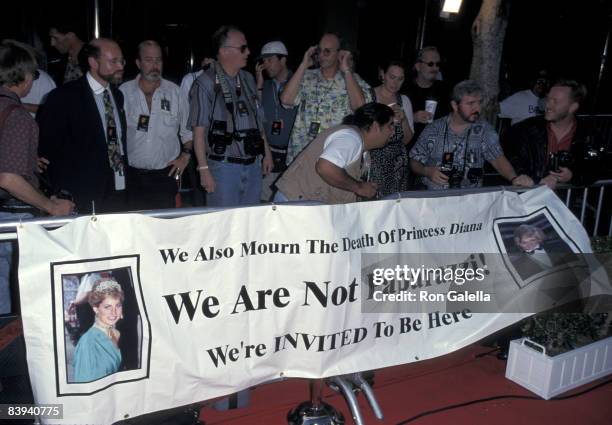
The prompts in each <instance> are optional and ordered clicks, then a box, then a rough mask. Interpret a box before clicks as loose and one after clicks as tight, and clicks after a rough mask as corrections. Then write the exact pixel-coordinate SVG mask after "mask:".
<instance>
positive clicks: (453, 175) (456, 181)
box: [440, 165, 463, 189]
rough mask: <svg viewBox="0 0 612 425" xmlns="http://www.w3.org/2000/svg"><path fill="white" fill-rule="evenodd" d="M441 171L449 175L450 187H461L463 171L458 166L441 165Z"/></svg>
mask: <svg viewBox="0 0 612 425" xmlns="http://www.w3.org/2000/svg"><path fill="white" fill-rule="evenodd" d="M440 171H441V172H442V173H443V174H444V175H446V177H448V187H449V188H450V189H457V188H460V187H461V181H462V180H463V173H461V171H460V170H459V169H457V167H452V166H445V165H442V167H440Z"/></svg>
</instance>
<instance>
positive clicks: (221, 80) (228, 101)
mask: <svg viewBox="0 0 612 425" xmlns="http://www.w3.org/2000/svg"><path fill="white" fill-rule="evenodd" d="M212 64H213V66H214V69H215V86H220V87H221V93H223V100H224V101H225V107H226V108H227V111H228V112H229V113H230V115H231V117H232V130H233V131H235V130H236V119H235V117H234V98H233V97H232V93H231V91H230V88H229V84H228V82H227V79H226V78H225V72H224V71H223V69H222V68H221V65H219V62H217V61H214V62H213V63H212ZM238 78H239V80H238V81H240V76H238ZM239 84H240V83H238V85H237V87H236V94H237V95H238V96H239V94H238V89H239ZM215 103H216V102H215Z"/></svg>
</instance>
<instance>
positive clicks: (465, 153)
mask: <svg viewBox="0 0 612 425" xmlns="http://www.w3.org/2000/svg"><path fill="white" fill-rule="evenodd" d="M449 120H450V118H449V119H448V120H446V127H444V143H443V145H442V150H443V152H442V153H445V152H448V151H447V150H446V142H447V140H448V127H449V123H448V121H449ZM471 133H472V126H471V125H470V128H469V129H468V131H467V134H466V135H465V137H462V138H461V141H463V140H465V149H464V150H463V164H462V165H463V167H464V168H465V159H466V157H467V151H468V144H469V142H470V134H471ZM457 149H459V143H455V149H454V150H453V152H452V154H453V163H454V157H455V152H457Z"/></svg>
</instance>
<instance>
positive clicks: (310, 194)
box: [276, 125, 363, 204]
mask: <svg viewBox="0 0 612 425" xmlns="http://www.w3.org/2000/svg"><path fill="white" fill-rule="evenodd" d="M346 128H354V127H351V126H348V125H338V126H334V127H331V128H329V129H327V130H325V131H324V132H323V133H321V134H319V135H318V136H317V137H316V138H315V139H314V140H313V141H312V142H310V143H309V144H308V145H307V146H306V147H305V148H304V149H303V150H302V152H300V153H299V154H298V156H297V157H296V158H295V159H294V160H293V162H292V163H291V164H290V165H289V168H288V169H287V170H286V171H285V172H284V173H283V175H282V176H281V177H280V178H279V179H278V180H277V182H276V187H277V188H278V189H279V190H280V191H281V192H282V193H283V195H285V196H286V197H287V198H289V200H290V201H299V200H304V201H306V200H307V201H320V202H325V203H326V204H344V203H348V202H355V201H356V200H357V196H356V195H355V194H354V193H353V192H349V191H346V190H342V189H338V188H335V187H333V186H330V185H329V184H327V183H326V182H325V181H324V180H323V179H322V178H321V176H319V173H317V171H316V170H315V164H316V163H317V160H318V159H319V157H320V156H321V154H322V153H323V146H324V145H325V140H326V139H327V138H328V137H329V136H330V135H331V134H332V133H333V132H335V131H338V130H342V129H346ZM362 143H363V141H362ZM345 171H346V172H347V174H348V175H349V176H351V177H352V178H354V179H355V180H359V177H360V176H361V156H360V157H359V159H358V160H357V161H354V162H352V163H351V164H349V165H348V166H347V167H345Z"/></svg>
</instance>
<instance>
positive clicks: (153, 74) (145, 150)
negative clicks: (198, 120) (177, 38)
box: [119, 40, 192, 210]
mask: <svg viewBox="0 0 612 425" xmlns="http://www.w3.org/2000/svg"><path fill="white" fill-rule="evenodd" d="M136 66H137V67H138V69H139V70H140V74H139V75H138V76H137V77H136V78H135V79H133V80H130V81H127V82H125V83H123V84H122V85H121V87H120V88H119V89H120V90H121V92H122V93H123V96H124V97H125V112H126V118H127V150H128V157H129V165H128V168H129V173H128V183H127V187H128V195H129V196H128V198H129V206H130V209H132V210H142V209H161V208H173V207H174V206H175V196H176V193H177V191H178V184H177V183H178V182H179V181H180V179H181V174H182V172H183V171H184V170H185V168H186V167H187V164H189V159H190V157H191V145H192V141H191V139H192V137H191V131H189V130H188V129H187V118H188V115H189V104H188V102H187V98H186V97H185V96H184V95H183V93H182V92H181V90H180V88H179V86H177V85H176V84H174V83H173V82H171V81H168V80H165V79H163V78H162V69H163V59H162V50H161V47H160V46H159V44H158V43H157V42H156V41H153V40H145V41H143V42H142V43H140V44H139V45H138V58H137V59H136Z"/></svg>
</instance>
